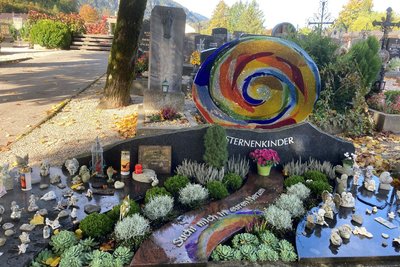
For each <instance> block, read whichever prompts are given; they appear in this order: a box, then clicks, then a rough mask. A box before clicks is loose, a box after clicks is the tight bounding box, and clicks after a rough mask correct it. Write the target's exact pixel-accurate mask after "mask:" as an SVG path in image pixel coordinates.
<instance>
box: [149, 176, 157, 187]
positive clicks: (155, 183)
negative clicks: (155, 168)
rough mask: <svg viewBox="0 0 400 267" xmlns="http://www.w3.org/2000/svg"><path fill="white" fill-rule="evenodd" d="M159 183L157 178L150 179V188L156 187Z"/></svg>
mask: <svg viewBox="0 0 400 267" xmlns="http://www.w3.org/2000/svg"><path fill="white" fill-rule="evenodd" d="M158 183H159V181H158V179H157V176H155V177H152V182H151V186H156V185H158Z"/></svg>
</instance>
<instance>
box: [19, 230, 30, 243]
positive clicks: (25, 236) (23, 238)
mask: <svg viewBox="0 0 400 267" xmlns="http://www.w3.org/2000/svg"><path fill="white" fill-rule="evenodd" d="M19 240H20V241H21V243H22V244H27V243H29V242H31V240H30V239H29V234H28V233H27V232H22V234H20V235H19Z"/></svg>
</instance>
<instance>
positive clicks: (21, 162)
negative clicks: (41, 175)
mask: <svg viewBox="0 0 400 267" xmlns="http://www.w3.org/2000/svg"><path fill="white" fill-rule="evenodd" d="M15 162H16V166H17V167H18V168H26V167H28V162H29V155H28V154H26V155H25V156H24V157H20V156H15Z"/></svg>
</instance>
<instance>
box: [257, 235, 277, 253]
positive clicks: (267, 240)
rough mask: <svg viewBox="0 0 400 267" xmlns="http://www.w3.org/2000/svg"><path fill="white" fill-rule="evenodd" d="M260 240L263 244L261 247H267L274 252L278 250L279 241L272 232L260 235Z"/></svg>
mask: <svg viewBox="0 0 400 267" xmlns="http://www.w3.org/2000/svg"><path fill="white" fill-rule="evenodd" d="M259 238H260V240H261V242H262V244H261V245H266V246H268V247H269V248H271V249H273V250H276V249H277V248H278V242H279V239H278V238H277V237H276V236H275V235H274V234H273V233H271V232H270V231H264V232H262V233H260V235H259ZM261 245H260V246H261Z"/></svg>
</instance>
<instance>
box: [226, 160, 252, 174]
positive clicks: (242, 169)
mask: <svg viewBox="0 0 400 267" xmlns="http://www.w3.org/2000/svg"><path fill="white" fill-rule="evenodd" d="M225 169H226V172H227V173H236V174H237V175H239V176H240V177H242V178H245V177H246V175H247V174H248V173H249V170H250V163H249V160H248V159H247V158H244V157H243V158H242V157H241V156H240V155H239V156H237V157H235V155H233V156H232V157H231V158H229V159H228V161H227V163H226V168H225Z"/></svg>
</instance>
